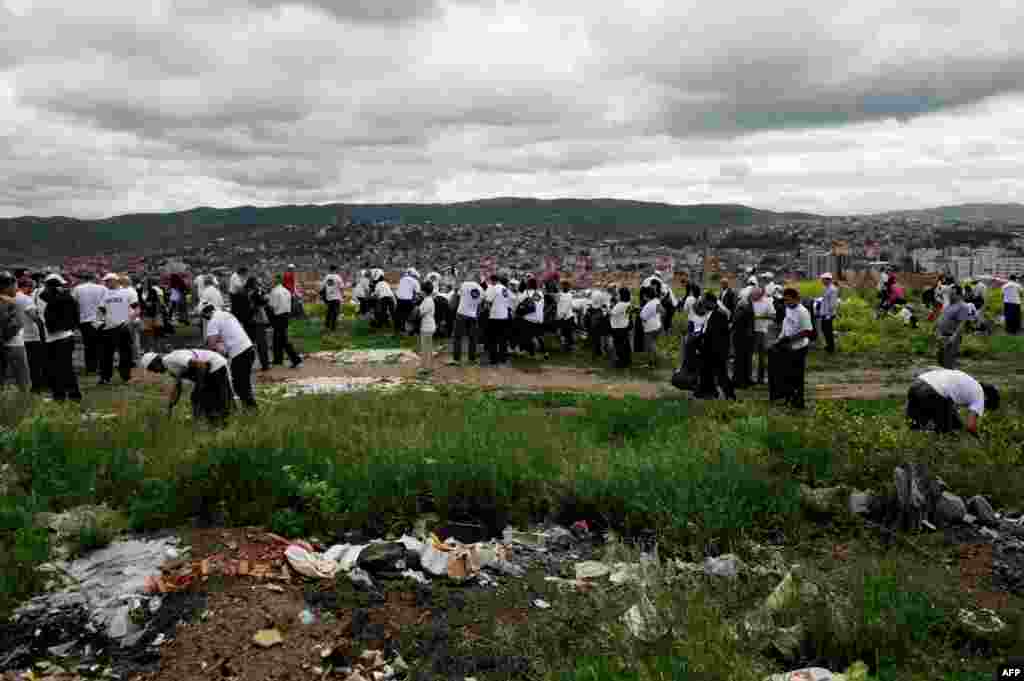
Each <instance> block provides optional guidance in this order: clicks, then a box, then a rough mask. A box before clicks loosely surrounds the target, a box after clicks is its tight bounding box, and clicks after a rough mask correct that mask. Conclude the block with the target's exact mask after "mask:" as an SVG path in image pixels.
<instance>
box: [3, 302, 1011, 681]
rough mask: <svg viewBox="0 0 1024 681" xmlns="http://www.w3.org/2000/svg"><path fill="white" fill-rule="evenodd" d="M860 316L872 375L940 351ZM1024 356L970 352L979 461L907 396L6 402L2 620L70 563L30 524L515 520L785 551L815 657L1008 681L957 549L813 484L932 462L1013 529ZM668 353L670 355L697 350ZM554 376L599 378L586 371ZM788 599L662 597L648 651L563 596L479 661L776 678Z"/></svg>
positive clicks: (151, 391) (354, 343)
mask: <svg viewBox="0 0 1024 681" xmlns="http://www.w3.org/2000/svg"><path fill="white" fill-rule="evenodd" d="M858 300H859V299H858ZM858 300H851V301H850V302H848V303H847V307H846V308H845V310H844V316H843V318H842V320H841V321H840V323H839V331H840V334H841V336H840V340H839V345H840V348H841V350H842V352H843V354H842V355H840V358H841V360H842V361H844V362H847V361H848V362H850V363H851V365H852V366H854V367H860V366H871V365H874V364H875V363H877V362H879V361H881V360H883V359H889V360H890V362H891V366H893V367H898V366H900V365H906V364H908V363H911V362H915V361H917V355H915V353H914V352H913V347H914V343H915V342H916V340H917V339H925V341H923V342H926V341H927V336H928V334H929V330H928V329H927V328H922V329H920V330H918V331H916V332H913V331H911V330H909V329H906V328H904V327H903V326H902V325H894V326H889V325H886V324H887V323H883V325H881V326H880V324H879V322H875V321H873V320H871V319H870V311H869V308H868V307H867V304H866V303H863V304H862V303H861V302H858ZM313 312H314V313H315V310H314V311H313ZM924 326H925V327H926V326H927V325H924ZM292 333H293V335H294V337H295V338H296V340H297V344H301V347H302V348H303V349H304V350H305V351H306V352H311V351H316V350H320V349H327V350H330V349H349V348H371V347H395V346H396V345H397V344H396V342H395V340H394V338H393V336H391V335H390V334H376V333H372V332H370V331H369V329H368V328H367V326H366V325H365V324H362V323H352V322H346V323H344V324H342V326H341V330H340V331H339V332H338V333H336V334H328V335H325V334H323V333H322V331H321V326H320V323H319V321H318V320H317V318H316V317H315V316H314V317H313V318H312V319H310V320H307V321H296V322H294V323H293V326H292ZM874 334H877V335H878V339H879V340H878V341H877V343H876V341H875V340H874ZM865 338H868V340H865ZM1019 340H1020V339H1019V338H1007V337H1004V336H995V337H992V338H978V339H975V338H971V339H969V341H970V342H968V343H965V349H968V350H970V351H971V352H976V353H977V355H976V357H977V359H978V360H979V361H984V362H987V363H988V364H987V366H990V367H991V368H992V371H993V372H995V371H1001V372H1002V375H1003V376H1004V378H1003V380H1002V382H1001V385H1002V386H1003V387H1004V388H1006V390H1004V405H1003V408H1002V409H1001V410H1000V411H999V412H996V413H992V414H990V415H986V416H985V418H984V420H983V435H982V437H981V439H980V440H975V439H973V438H967V437H959V436H951V437H937V436H935V435H931V434H926V433H918V432H912V431H910V430H909V429H908V428H907V426H906V424H905V422H904V418H903V413H902V410H903V404H902V400H900V399H885V400H870V401H852V400H850V401H819V402H816V403H813V404H812V405H811V407H810V408H809V409H807V410H806V411H803V412H797V411H787V410H780V409H777V408H772V407H770V406H769V405H768V404H767V403H765V402H763V401H757V400H746V401H743V402H741V403H739V404H735V403H715V402H711V403H709V402H692V401H689V400H687V399H685V395H684V394H683V393H679V395H678V397H677V398H675V399H660V400H644V399H639V398H626V399H611V398H606V397H600V396H593V395H588V394H550V393H549V394H543V395H535V396H524V397H521V398H516V399H506V398H505V396H498V395H496V394H493V393H486V392H479V391H474V390H470V389H467V388H461V387H454V386H444V385H438V386H436V388H437V390H436V391H435V392H424V391H419V390H415V389H408V390H402V391H399V392H396V393H389V394H387V395H380V394H356V395H345V396H330V397H326V396H305V397H296V398H293V399H288V400H281V401H279V402H277V403H274V404H273V405H267V406H264V407H262V408H261V410H260V412H259V413H258V414H254V415H243V416H239V417H237V418H234V419H233V420H232V421H231V423H230V424H229V425H228V426H227V427H226V428H224V429H222V430H210V429H207V428H204V427H201V426H197V425H196V424H194V423H192V422H191V420H190V419H188V418H187V417H186V416H185V410H179V412H178V415H176V416H175V417H173V418H168V417H167V416H166V414H165V412H164V410H163V409H162V407H161V404H160V393H159V389H158V388H156V387H148V388H146V387H133V388H132V390H134V391H136V392H135V393H133V397H132V399H131V401H130V403H129V404H126V405H122V407H121V408H122V411H123V413H124V416H123V417H121V418H118V419H112V420H107V421H96V422H90V423H83V421H82V418H81V413H80V411H79V410H78V409H77V408H75V407H72V406H59V405H55V404H53V403H44V402H33V403H28V404H26V403H21V402H19V401H15V400H13V399H11V397H10V395H9V394H5V396H3V397H2V398H0V400H2V401H3V404H0V466H2V467H3V468H2V470H3V472H4V473H3V479H2V482H3V483H4V486H5V487H6V489H4V490H3V491H4V495H3V496H2V498H0V612H7V611H9V609H10V608H11V607H12V606H13V605H14V604H16V603H17V602H18V601H19V600H20V599H22V598H24V597H25V596H27V595H28V594H30V593H32V592H33V591H34V590H35V589H37V588H38V587H39V585H40V582H39V577H38V574H37V573H36V572H35V570H34V568H35V566H37V565H38V564H40V563H42V562H44V561H46V560H47V559H48V557H49V555H50V551H51V548H52V547H51V546H50V537H49V535H48V533H47V532H46V531H45V530H40V529H35V528H34V527H33V525H32V518H33V516H34V514H36V513H38V512H41V511H61V510H64V509H68V508H71V507H74V506H76V505H79V504H85V503H89V504H98V503H105V504H108V505H109V506H111V507H113V508H115V509H119V510H121V511H123V512H124V514H125V516H126V518H127V523H128V525H129V526H130V528H131V529H133V530H138V531H147V530H155V529H162V528H175V527H180V526H186V525H188V524H189V523H190V522H192V521H194V520H197V519H198V520H201V521H204V520H205V521H211V520H212V521H217V522H223V523H226V524H228V525H239V526H240V525H265V526H267V527H270V528H272V529H273V530H274V531H276V532H279V533H282V534H285V535H287V536H310V535H316V536H319V537H325V538H331V537H334V536H335V535H338V534H341V533H342V532H344V531H346V530H352V529H361V530H363V531H365V532H367V533H368V534H370V535H371V536H382V535H387V534H400V533H401V532H402V531H404V530H406V529H407V528H408V527H409V526H410V525H411V524H412V522H413V521H414V520H415V518H416V517H418V516H419V515H421V514H423V513H427V512H430V513H436V514H437V515H438V516H440V517H441V519H442V520H469V519H472V520H475V521H479V522H482V523H484V524H485V525H487V526H488V527H489V528H490V529H492V530H493V531H494V532H496V533H497V534H500V532H501V530H502V528H504V527H505V526H506V525H516V526H526V525H528V524H530V523H532V522H539V521H546V520H547V521H555V522H559V523H563V524H569V523H572V522H574V521H576V520H579V519H587V520H588V521H590V522H591V524H592V525H593V526H594V527H595V528H596V529H597V530H598V531H602V532H608V533H610V536H612V537H618V538H619V540H616V541H612V542H611V543H610V544H609V547H608V551H609V552H619V553H621V554H624V555H627V554H629V553H630V552H635V551H636V549H635V548H633V542H640V543H641V544H642V545H643V546H645V547H650V546H653V545H656V546H657V549H658V554H659V557H660V559H661V560H662V562H663V564H666V565H667V564H669V563H670V559H675V558H679V559H683V560H694V561H698V562H699V561H700V560H702V559H703V557H704V556H705V555H715V554H717V553H722V552H727V551H734V552H736V553H738V554H739V555H740V556H741V557H742V558H743V559H744V560H746V561H748V562H750V563H757V562H758V560H760V559H761V558H760V554H759V553H758V551H759V547H762V546H764V545H769V544H770V545H773V546H776V547H778V549H779V550H780V551H781V552H782V554H783V556H784V557H785V559H786V560H787V562H791V563H801V564H802V565H804V566H805V567H806V569H807V570H808V571H809V572H810V574H813V575H816V576H817V578H818V579H819V580H820V583H823V584H827V589H826V590H824V591H823V592H821V593H820V594H819V595H818V596H817V597H815V598H811V599H809V600H807V601H806V602H804V603H802V604H801V605H800V606H799V607H797V608H793V609H792V611H791V612H790V611H787V612H786V613H785V615H784V617H785V618H786V619H787V622H788V623H790V624H793V625H795V624H802V625H803V626H804V627H805V629H806V630H807V631H811V632H814V634H813V635H812V636H811V640H812V644H813V647H814V650H813V651H811V653H808V654H809V655H812V656H813V659H816V660H821V661H825V662H827V663H828V664H829V666H830V667H831V668H832V669H834V670H837V671H841V670H842V669H845V668H846V667H847V666H849V665H850V664H853V663H854V662H856V661H858V660H863V661H864V662H866V663H867V664H868V666H869V668H870V670H871V676H870V677H869V678H870V679H873V680H874V681H897V680H900V681H903V680H911V681H925V680H929V681H931V680H935V679H947V680H949V681H980V680H981V679H987V678H991V674H992V670H993V669H994V666H993V660H995V659H999V658H1001V657H1003V656H1005V655H1008V654H1010V653H1011V652H1017V653H1018V654H1019V653H1020V652H1024V651H1022V650H1021V645H1022V644H1021V642H1022V641H1024V607H1022V605H1024V603H1022V601H1021V599H1020V598H1018V597H1015V596H1011V597H1010V600H1009V603H1008V605H1007V607H1006V608H1005V609H1004V610H1002V611H1001V613H1000V614H1001V616H1002V617H1004V619H1006V620H1007V621H1008V622H1009V623H1010V625H1011V634H1010V635H1007V636H1006V637H1005V638H1001V639H999V640H996V641H991V642H988V643H987V644H986V645H984V646H980V647H979V646H977V645H974V644H970V643H969V642H965V641H963V640H962V638H961V635H960V633H959V632H958V629H957V627H956V624H955V615H956V613H957V611H958V609H959V608H960V607H962V606H964V605H967V604H969V602H970V599H971V596H970V594H967V593H964V592H963V591H962V590H961V589H960V588H959V582H958V577H957V574H956V569H955V568H954V569H953V570H952V571H951V570H950V569H949V567H948V566H949V564H950V562H951V561H954V560H955V556H956V547H955V546H951V545H949V544H947V543H945V542H944V540H943V536H942V535H941V533H936V534H931V535H920V536H915V537H914V538H913V541H912V542H911V544H912V546H911V545H909V544H907V543H903V542H899V541H896V542H893V541H891V538H889V537H887V536H885V535H880V534H877V533H876V532H875V531H873V530H871V529H870V528H868V527H866V526H865V525H864V524H863V523H861V522H859V521H855V520H851V519H845V518H835V519H822V518H821V517H819V516H816V515H814V514H809V513H808V511H806V510H805V509H804V508H802V506H801V503H800V493H799V492H800V490H799V486H800V484H808V485H812V486H830V485H844V486H847V487H849V488H857V489H874V490H878V491H881V490H884V489H886V488H887V486H889V485H890V484H891V480H892V470H893V467H894V466H896V465H898V464H901V463H904V462H908V461H915V462H925V463H927V464H929V466H930V467H931V468H932V470H933V471H934V472H935V473H936V474H937V475H939V476H941V477H942V478H943V479H944V480H945V481H946V483H947V484H948V485H949V486H950V488H952V489H953V490H955V491H956V492H957V494H960V495H962V496H964V497H965V498H966V497H968V496H970V495H973V494H985V495H986V496H988V498H989V499H990V500H991V501H992V503H993V504H994V505H995V506H996V507H997V508H1007V507H1014V506H1017V507H1018V508H1019V505H1020V503H1021V492H1022V489H1024V482H1022V478H1021V475H1020V471H1021V467H1022V464H1024V449H1022V445H1021V443H1022V442H1024V392H1021V391H1020V389H1019V387H1018V386H1019V384H1017V383H1016V381H1017V380H1018V379H1017V378H1016V373H1017V372H1019V369H1020V367H1021V366H1022V364H1021V355H1020V354H1019V352H1020V350H1021V348H1019V343H1018V341H1019ZM662 342H663V343H664V344H665V346H666V350H667V349H668V348H669V347H670V346H673V345H674V344H676V343H678V338H672V337H668V338H664V339H662ZM402 345H403V346H406V345H411V340H406V339H403V340H402ZM894 346H898V347H900V348H903V349H902V350H894V349H893V347H894ZM819 354H820V353H816V354H815V355H814V357H815V360H814V361H813V362H812V367H814V366H817V365H816V364H815V362H820V361H822V360H820V359H819ZM517 361H520V362H527V361H528V360H517ZM554 361H565V362H569V363H584V362H586V361H587V354H586V353H585V352H578V353H577V354H576V355H574V356H572V357H561V358H560V359H556V360H554ZM1015 367H1016V368H1015ZM638 373H640V372H639V371H638ZM562 407H574V408H575V409H573V410H571V411H566V410H561V409H560V408H562ZM83 542H84V543H86V544H89V543H90V542H92V543H97V542H98V540H97V539H96V538H90V537H85V538H83ZM837 546H842V547H844V548H843V551H842V552H841V557H837V555H839V554H837V553H836V550H835V547H837ZM921 552H924V553H925V554H926V555H928V556H929V559H928V560H922V558H921ZM776 581H777V579H774V580H773V579H771V578H768V579H767V580H765V579H760V580H759V579H750V580H743V581H741V582H737V583H728V584H727V585H725V586H723V585H722V584H720V583H715V582H712V581H707V580H704V581H701V580H698V582H696V583H694V582H679V581H675V582H670V581H665V582H664V583H661V582H658V586H657V588H656V589H653V597H654V598H655V600H656V602H657V604H658V607H659V609H660V610H661V611H663V612H665V613H670V614H669V615H668V617H670V618H671V620H672V622H673V628H672V634H671V635H670V636H668V637H666V638H665V639H663V640H661V641H659V642H658V643H655V644H649V645H648V644H641V643H639V642H636V641H634V640H631V639H629V637H628V636H625V635H624V633H623V630H622V627H621V625H619V624H618V623H617V616H618V615H619V614H621V612H622V611H623V610H624V609H625V608H626V607H628V606H629V605H630V604H632V603H633V602H635V596H633V597H631V596H629V595H628V594H626V595H624V594H621V593H620V594H618V595H616V596H615V597H614V598H613V597H612V595H609V594H603V593H591V594H575V595H573V596H571V597H564V598H560V599H557V600H554V599H553V602H555V603H556V605H555V608H554V609H553V611H552V612H551V613H550V617H547V618H545V619H544V620H543V624H538V625H536V626H534V625H526V626H524V627H520V628H518V629H516V630H515V631H494V632H491V638H487V639H486V640H484V641H483V642H481V641H476V642H473V643H467V644H466V645H475V646H488V645H490V646H494V648H495V650H497V649H499V648H504V649H508V648H510V647H511V648H514V649H515V650H517V651H526V654H527V655H528V656H529V657H530V660H531V671H530V673H529V674H528V675H524V676H521V677H511V678H531V679H532V678H545V679H550V680H563V679H564V680H578V681H583V680H584V679H586V680H588V681H590V680H595V681H597V680H602V679H617V680H621V679H727V678H728V679H758V678H763V676H764V674H765V672H766V670H767V671H778V669H779V667H780V664H779V662H778V661H777V660H774V659H773V658H772V656H771V655H770V654H767V653H766V652H765V651H766V650H767V649H768V647H770V646H769V645H768V643H770V642H767V641H765V640H761V639H759V638H758V637H757V636H756V635H752V634H749V633H747V632H745V631H744V630H743V628H742V626H740V624H739V622H740V620H741V616H742V613H744V612H746V611H749V610H750V608H751V607H752V606H753V605H754V604H756V603H757V602H758V601H759V600H763V598H764V596H765V595H766V594H767V593H768V591H770V590H771V588H772V586H774V583H775V582H776ZM538 588H540V587H538ZM631 598H632V600H630V599H631ZM836 604H839V606H838V607H836ZM837 613H838V614H837ZM494 678H509V677H497V676H496V677H494Z"/></svg>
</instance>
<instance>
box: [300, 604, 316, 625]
mask: <svg viewBox="0 0 1024 681" xmlns="http://www.w3.org/2000/svg"><path fill="white" fill-rule="evenodd" d="M299 621H300V622H302V623H303V624H306V625H309V624H313V623H314V622H316V615H315V614H314V613H313V611H312V610H310V609H309V608H306V609H304V610H303V611H302V612H300V613H299Z"/></svg>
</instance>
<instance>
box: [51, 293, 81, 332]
mask: <svg viewBox="0 0 1024 681" xmlns="http://www.w3.org/2000/svg"><path fill="white" fill-rule="evenodd" d="M48 298H50V300H47V299H46V298H44V299H43V300H44V301H45V302H46V310H45V311H44V312H43V320H44V321H45V322H46V330H47V331H48V332H49V333H59V332H62V331H74V330H75V329H77V328H78V303H76V302H75V299H74V298H72V297H71V294H70V293H68V292H67V291H64V290H57V291H56V292H55V293H54V294H53V295H52V296H48Z"/></svg>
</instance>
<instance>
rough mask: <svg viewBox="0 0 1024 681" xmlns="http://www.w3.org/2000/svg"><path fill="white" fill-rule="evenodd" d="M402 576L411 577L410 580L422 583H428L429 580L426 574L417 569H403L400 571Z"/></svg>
mask: <svg viewBox="0 0 1024 681" xmlns="http://www.w3.org/2000/svg"><path fill="white" fill-rule="evenodd" d="M402 576H403V577H405V578H406V579H411V580H412V581H414V582H416V583H417V584H423V585H426V584H430V580H429V579H427V576H426V575H424V574H423V573H422V572H420V571H419V570H405V571H403V572H402Z"/></svg>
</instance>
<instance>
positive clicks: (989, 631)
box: [957, 608, 1007, 638]
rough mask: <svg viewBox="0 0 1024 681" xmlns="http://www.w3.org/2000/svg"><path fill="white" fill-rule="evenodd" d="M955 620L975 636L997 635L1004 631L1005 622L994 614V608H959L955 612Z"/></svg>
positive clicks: (987, 636)
mask: <svg viewBox="0 0 1024 681" xmlns="http://www.w3.org/2000/svg"><path fill="white" fill-rule="evenodd" d="M957 622H958V623H959V625H960V628H961V629H962V630H963V631H965V632H967V633H969V634H971V635H972V636H974V637H975V638H989V637H992V636H998V635H999V634H1001V633H1003V632H1004V631H1006V626H1007V625H1006V622H1004V621H1003V620H1002V619H1000V618H999V616H998V615H996V613H995V611H994V610H989V609H988V608H982V609H980V610H967V609H965V608H961V609H960V611H959V612H958V613H957Z"/></svg>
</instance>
